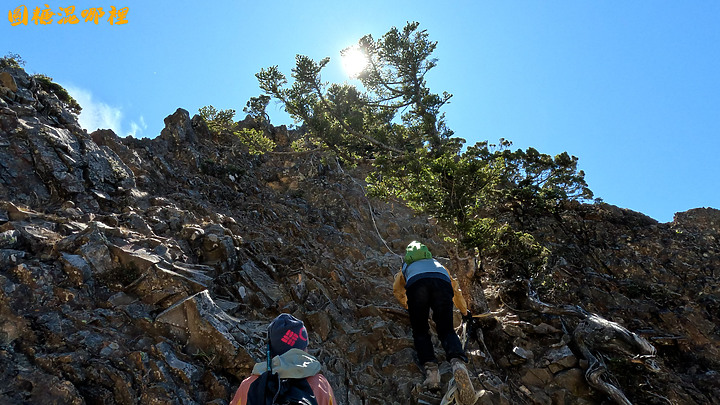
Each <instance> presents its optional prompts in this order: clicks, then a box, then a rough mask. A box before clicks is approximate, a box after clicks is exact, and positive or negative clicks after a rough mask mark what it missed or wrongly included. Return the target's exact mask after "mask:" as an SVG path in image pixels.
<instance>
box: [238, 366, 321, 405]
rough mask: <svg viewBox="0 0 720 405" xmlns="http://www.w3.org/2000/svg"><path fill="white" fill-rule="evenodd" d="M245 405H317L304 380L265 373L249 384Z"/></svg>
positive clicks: (308, 385) (310, 389) (311, 391)
mask: <svg viewBox="0 0 720 405" xmlns="http://www.w3.org/2000/svg"><path fill="white" fill-rule="evenodd" d="M247 405H318V402H317V400H316V399H315V394H314V393H313V390H312V388H311V387H310V384H309V383H308V382H307V380H306V379H304V378H279V377H278V375H277V373H271V372H270V371H266V372H264V373H262V374H261V375H260V377H258V379H257V380H255V381H253V383H252V384H250V389H249V390H248V398H247Z"/></svg>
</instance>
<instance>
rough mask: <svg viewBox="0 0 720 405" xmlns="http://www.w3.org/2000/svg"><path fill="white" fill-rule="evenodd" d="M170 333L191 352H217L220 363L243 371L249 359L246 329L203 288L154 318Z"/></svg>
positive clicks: (249, 365)
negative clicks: (242, 342) (245, 341)
mask: <svg viewBox="0 0 720 405" xmlns="http://www.w3.org/2000/svg"><path fill="white" fill-rule="evenodd" d="M155 323H157V324H159V325H161V326H166V327H167V328H168V329H169V331H170V334H172V335H173V336H174V337H176V338H177V339H179V340H180V341H181V342H183V343H184V344H185V345H186V350H187V351H188V352H189V353H191V354H198V353H204V354H207V355H209V356H217V362H218V363H219V364H221V365H222V366H223V367H229V368H231V369H234V370H237V369H240V370H243V371H247V369H248V367H251V364H252V362H253V360H252V357H251V356H250V354H249V353H248V351H247V349H246V348H245V346H244V345H243V344H241V343H240V342H238V340H237V338H236V336H238V337H239V338H240V339H241V340H247V338H248V336H247V334H248V331H247V330H246V329H244V328H242V327H241V326H240V325H239V322H238V321H237V320H236V319H233V318H231V317H230V316H229V315H227V314H226V313H225V312H224V311H223V310H222V309H220V308H219V307H218V306H217V305H215V303H214V302H213V300H212V298H210V295H209V294H208V292H207V290H206V291H202V292H200V293H197V294H195V295H193V296H191V297H188V298H186V299H184V300H182V301H180V302H178V303H177V304H175V305H173V306H171V307H170V308H168V309H167V310H165V311H164V312H162V313H161V314H159V315H158V316H157V317H156V318H155Z"/></svg>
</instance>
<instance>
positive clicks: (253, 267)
mask: <svg viewBox="0 0 720 405" xmlns="http://www.w3.org/2000/svg"><path fill="white" fill-rule="evenodd" d="M165 124H166V127H165V129H164V130H163V131H162V133H161V134H160V136H158V137H157V138H155V139H152V140H149V139H133V138H129V137H128V138H119V137H117V136H116V135H115V134H114V133H112V132H111V131H107V130H98V131H95V132H93V133H92V134H87V133H86V132H85V131H83V130H82V129H81V128H80V127H79V126H78V124H77V121H76V119H75V117H74V116H73V115H72V114H70V113H69V112H68V111H67V110H66V109H65V108H64V107H63V105H62V103H61V102H60V101H59V100H58V99H57V97H55V95H53V94H49V93H47V92H45V91H44V90H42V88H41V87H40V86H39V85H38V84H37V83H36V82H35V80H34V79H33V78H32V77H30V76H28V75H27V74H26V73H25V72H24V71H22V70H21V69H11V68H3V69H1V70H0V403H2V404H4V403H8V404H11V403H58V404H64V403H67V404H82V403H121V404H131V403H143V404H176V403H182V404H195V403H215V404H226V403H228V402H229V400H230V398H231V397H232V394H233V392H234V390H235V389H236V388H237V386H238V384H239V382H240V380H241V379H242V378H243V377H244V376H246V375H248V373H249V372H250V370H251V368H252V366H253V364H254V362H255V361H262V360H263V356H264V355H263V352H264V350H263V346H264V344H265V342H264V334H265V328H266V325H267V323H268V322H269V321H270V320H271V319H272V318H274V317H275V316H276V315H277V314H279V313H280V312H289V313H293V314H294V315H295V316H297V317H298V318H300V319H302V320H303V321H305V323H306V325H307V326H308V329H309V331H310V337H311V344H310V352H311V353H312V354H314V355H315V356H316V357H317V358H318V359H319V360H320V361H321V362H322V363H323V364H324V373H325V375H326V376H327V377H328V379H329V380H330V382H331V384H332V386H333V388H334V390H335V393H336V395H337V397H338V399H339V400H340V403H343V404H393V403H395V404H407V403H417V401H418V394H417V392H414V390H413V387H414V385H415V384H416V383H417V382H419V381H420V380H421V372H420V369H419V368H418V366H417V365H416V363H415V361H416V359H415V357H414V350H413V349H412V337H411V335H410V328H409V322H408V319H407V316H406V314H405V310H404V309H402V308H401V307H400V306H399V305H398V304H397V303H396V302H395V300H394V298H393V297H392V291H391V286H392V274H393V273H394V272H395V271H397V269H398V267H399V265H400V260H401V259H400V257H399V256H397V255H396V254H395V253H394V252H401V251H402V250H403V248H404V246H405V245H406V244H407V243H408V242H409V241H410V240H412V239H416V238H417V239H422V240H424V241H426V242H427V243H428V245H429V246H430V247H431V249H433V251H434V252H435V254H436V256H440V257H442V256H447V253H446V250H445V246H444V245H443V243H442V241H441V240H440V239H439V238H438V237H437V235H436V234H435V233H434V231H433V227H432V225H431V223H430V222H429V221H428V220H427V219H426V218H419V217H417V216H415V215H413V213H412V212H411V211H410V210H409V209H407V208H406V207H404V206H403V205H401V204H398V203H386V202H382V201H377V200H371V201H369V200H367V199H366V198H365V196H364V194H363V190H362V188H361V184H362V181H361V180H360V179H359V178H361V177H362V176H360V175H359V173H357V172H356V171H353V170H349V169H343V168H341V167H340V166H339V165H337V164H336V163H333V162H330V163H328V162H325V161H323V160H320V159H319V158H317V157H314V156H312V155H304V156H293V155H266V156H262V157H251V156H249V155H247V154H245V153H244V152H243V149H242V147H241V145H239V144H238V143H237V141H236V140H234V139H225V138H221V137H216V136H214V135H212V134H211V133H210V132H209V131H208V130H207V128H206V127H205V125H204V122H203V121H202V120H201V119H200V118H199V117H197V116H195V117H192V118H191V117H190V116H189V114H188V113H187V111H184V110H182V109H178V110H177V111H176V112H175V113H174V114H173V115H171V116H169V117H167V118H166V119H165ZM273 132H274V133H273V136H274V137H275V140H276V142H278V143H279V144H280V145H281V146H282V145H283V144H284V143H287V142H288V140H289V139H290V138H292V133H288V131H287V130H286V129H285V128H282V127H281V128H274V129H273ZM356 170H358V169H356ZM356 177H357V178H356ZM515 225H516V226H519V227H521V228H523V229H525V230H526V231H528V232H531V233H533V235H535V237H536V238H537V239H538V240H539V241H541V242H542V243H543V244H544V245H545V246H546V247H548V248H549V249H550V250H551V251H552V252H553V253H552V255H551V258H550V263H549V267H548V269H547V270H548V271H547V274H546V275H545V279H544V280H542V282H541V283H540V282H536V283H535V285H540V286H541V287H542V288H541V289H540V296H539V297H534V296H532V294H531V295H530V296H531V298H533V299H528V291H527V290H526V289H525V286H524V284H523V283H521V282H514V281H513V280H503V279H499V278H498V277H493V274H497V271H499V269H493V268H492V266H491V265H488V266H487V267H486V268H483V270H481V271H478V272H477V273H475V274H470V275H459V276H460V277H465V282H466V283H469V285H470V286H471V288H468V289H467V291H466V295H467V297H466V298H467V299H468V300H469V301H470V302H480V301H483V302H485V301H486V302H487V304H488V306H489V309H490V311H491V312H489V313H487V314H484V315H483V316H482V317H481V318H479V321H478V322H477V328H475V329H474V330H473V331H471V332H472V333H470V334H469V336H470V338H469V340H468V350H469V353H470V357H471V363H470V370H471V372H472V376H473V381H474V382H475V385H476V386H477V387H478V388H481V389H482V390H483V391H482V395H481V396H480V398H479V399H478V403H485V404H508V403H541V404H592V403H597V404H600V403H607V402H608V401H609V398H608V396H607V395H606V394H605V393H603V392H600V391H599V390H597V389H595V388H592V387H591V386H590V385H588V383H587V380H586V378H585V374H586V372H588V369H589V367H590V363H589V362H588V358H587V356H586V355H585V353H584V352H583V350H582V347H580V346H579V345H578V344H577V341H578V340H577V337H578V336H579V334H578V332H577V331H578V330H580V329H581V328H580V326H582V325H585V324H587V322H585V321H582V320H577V319H574V318H573V317H570V316H568V315H567V314H561V313H557V312H551V311H544V310H543V308H542V307H540V308H538V305H537V304H538V302H539V301H543V302H544V303H545V304H549V305H548V306H553V307H555V308H561V307H563V306H568V305H575V306H579V307H581V308H583V309H584V310H586V311H587V312H588V313H591V314H595V315H597V316H598V317H600V318H601V319H604V320H607V323H606V324H603V325H608V324H613V325H621V326H622V327H624V328H627V329H628V330H629V331H632V332H634V333H636V334H637V335H638V336H641V337H642V338H643V339H645V340H646V341H647V342H649V343H651V344H652V345H653V346H654V348H655V349H656V354H655V355H654V356H636V355H637V353H634V352H633V351H632V347H630V348H629V349H628V348H625V350H624V351H623V350H622V349H623V347H624V346H623V345H621V344H615V343H617V342H611V341H610V340H611V339H610V338H609V337H608V338H607V339H606V340H608V341H602V342H591V343H592V345H590V346H591V347H592V351H593V354H594V355H595V356H597V357H598V358H600V359H601V360H602V362H603V364H604V365H605V367H606V368H607V369H608V370H609V371H610V372H611V373H612V376H613V377H607V378H609V379H610V382H611V383H613V384H614V385H615V386H617V387H619V388H620V389H622V391H624V393H625V395H626V396H627V398H628V399H629V400H630V401H631V402H632V403H638V404H667V403H673V404H694V403H697V404H717V403H720V374H719V373H718V371H719V370H720V352H719V350H720V327H719V325H720V315H719V314H720V304H719V303H720V287H718V279H719V277H720V244H719V242H718V238H720V211H718V210H714V209H709V208H699V209H695V210H691V211H688V212H685V213H679V214H676V216H675V220H674V221H673V222H672V223H667V224H660V223H657V222H655V221H653V220H652V219H650V218H648V217H646V216H644V215H642V214H639V213H636V212H631V211H628V210H622V209H619V208H617V207H614V206H611V205H607V204H599V205H581V204H568V206H567V207H565V209H564V210H563V211H562V213H561V214H558V215H554V216H540V217H534V218H532V219H531V220H528V221H526V222H525V223H523V224H515ZM479 294H481V295H482V297H480V296H479ZM535 298H537V299H535ZM538 299H539V300H538ZM533 303H534V304H535V305H533ZM456 321H457V322H458V323H459V321H460V317H459V314H457V319H456ZM586 321H587V319H586ZM583 322H585V323H583ZM588 336H589V335H588ZM593 336H594V335H593ZM601 336H608V335H601ZM586 341H587V339H586ZM437 347H438V355H439V357H440V358H442V355H443V353H442V351H441V350H440V349H439V347H440V346H439V344H438V345H437ZM617 349H621V350H620V351H619V352H618V351H617ZM441 372H443V382H446V381H447V380H448V379H449V378H450V374H449V367H448V365H447V364H446V363H445V364H443V365H442V366H441ZM420 398H421V400H425V401H429V402H432V401H433V398H428V397H423V396H420Z"/></svg>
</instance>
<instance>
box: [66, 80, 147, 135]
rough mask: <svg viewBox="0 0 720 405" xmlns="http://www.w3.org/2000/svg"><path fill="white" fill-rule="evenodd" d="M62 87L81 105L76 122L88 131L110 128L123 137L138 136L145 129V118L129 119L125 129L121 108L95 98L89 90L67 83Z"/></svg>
mask: <svg viewBox="0 0 720 405" xmlns="http://www.w3.org/2000/svg"><path fill="white" fill-rule="evenodd" d="M64 87H65V89H66V90H67V91H68V93H70V95H71V96H72V97H73V98H74V99H75V100H77V102H78V104H80V106H81V107H82V111H81V112H80V115H79V116H78V122H79V123H80V126H81V127H83V129H85V130H87V131H88V132H93V131H95V130H97V129H112V130H113V132H115V134H116V135H118V136H121V137H124V136H126V135H128V134H129V135H133V136H134V137H136V138H139V137H140V136H141V134H142V132H143V131H144V130H145V129H147V124H146V123H145V118H144V117H142V116H140V119H139V122H136V121H131V122H130V123H129V124H128V125H129V126H130V129H129V130H126V129H125V125H123V111H122V108H120V107H114V106H111V105H109V104H107V103H104V102H102V101H99V100H95V98H94V97H93V94H92V93H91V92H90V91H87V90H84V89H81V88H79V87H75V86H67V85H66V86H64Z"/></svg>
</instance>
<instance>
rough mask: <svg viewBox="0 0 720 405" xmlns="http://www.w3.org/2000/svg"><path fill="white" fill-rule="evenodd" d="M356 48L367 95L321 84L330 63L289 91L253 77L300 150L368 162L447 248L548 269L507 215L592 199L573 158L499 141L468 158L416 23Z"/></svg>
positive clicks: (377, 192) (299, 71) (308, 70)
mask: <svg viewBox="0 0 720 405" xmlns="http://www.w3.org/2000/svg"><path fill="white" fill-rule="evenodd" d="M358 46H359V48H360V49H361V50H362V51H363V52H364V53H365V55H366V57H367V59H368V60H369V63H368V65H367V66H366V67H365V69H364V70H363V71H362V72H361V73H360V74H359V75H358V79H359V80H360V82H361V83H362V88H363V90H360V89H358V88H357V87H355V86H352V85H349V84H347V83H345V84H328V83H325V82H323V81H322V78H321V72H322V70H323V68H324V67H325V66H326V65H327V64H328V62H329V58H325V59H322V60H320V61H317V62H316V61H314V60H312V59H310V58H308V57H307V56H303V55H298V56H297V57H296V65H295V68H293V69H292V74H291V79H292V81H291V82H290V81H288V78H287V77H286V76H285V75H284V74H283V73H281V72H280V70H279V69H278V67H277V66H273V67H270V68H267V69H262V70H261V71H260V72H259V73H258V74H257V75H256V76H257V78H258V81H259V83H260V88H261V89H262V90H263V91H264V92H265V95H266V96H268V97H272V98H275V99H277V100H279V101H280V102H281V103H282V104H283V105H284V107H285V110H286V111H287V112H288V113H289V114H290V115H291V116H292V117H293V118H294V119H295V120H296V121H297V122H301V123H302V124H303V127H304V128H306V129H307V136H306V137H305V138H304V140H305V142H304V145H306V146H307V145H310V147H313V146H314V145H319V149H325V150H326V151H329V152H331V153H332V154H335V155H336V156H338V157H340V158H341V159H344V160H345V161H350V162H351V161H353V160H357V159H360V158H364V159H370V161H371V162H372V164H373V166H374V167H373V169H374V170H373V171H372V172H371V174H370V175H369V177H368V179H367V180H368V183H369V190H370V193H371V194H372V195H374V196H380V197H384V198H396V199H400V200H403V201H405V202H406V203H407V204H409V205H410V206H411V207H412V208H413V209H415V210H416V211H418V212H420V213H424V214H426V215H429V216H432V217H434V218H436V219H437V220H438V223H439V224H440V225H441V228H442V229H441V230H442V231H443V232H444V233H445V234H444V235H443V236H444V237H445V238H446V239H449V240H453V241H455V242H456V243H457V244H458V245H459V247H461V248H463V249H465V250H468V251H474V250H477V251H480V252H482V254H483V255H492V256H495V257H497V258H499V261H502V262H503V263H504V264H505V267H506V268H507V269H510V270H509V271H511V272H512V273H514V274H517V275H522V276H524V277H529V276H530V275H532V273H533V272H536V271H537V270H538V269H540V268H542V266H543V264H544V261H545V259H546V257H547V251H546V250H545V249H544V248H542V247H540V246H539V245H538V244H537V243H536V242H535V240H534V239H533V238H532V236H531V235H529V234H526V233H523V232H519V231H517V230H514V229H512V227H511V226H510V225H509V223H511V222H513V221H512V220H508V217H507V216H508V215H510V219H514V220H515V222H517V221H516V220H518V219H522V217H523V216H526V215H528V214H530V213H537V212H551V211H553V210H556V209H558V208H559V207H560V206H561V203H562V202H563V201H566V200H571V199H576V200H585V199H589V198H592V192H591V191H590V190H589V189H588V187H587V184H586V183H585V180H584V173H583V172H582V171H578V170H577V158H576V157H574V156H573V157H571V156H570V155H568V154H567V153H561V154H559V155H557V156H554V157H553V156H550V155H546V154H542V153H539V152H538V151H537V150H535V149H533V148H528V149H526V150H516V151H512V150H511V149H510V146H511V143H510V142H509V141H506V140H503V139H501V140H500V143H499V145H492V144H489V143H488V142H479V143H477V144H475V145H474V146H470V147H468V148H466V149H465V150H464V151H463V146H464V144H465V140H464V139H462V138H458V137H456V136H454V133H453V131H452V130H450V129H449V128H448V126H447V123H446V121H445V116H444V113H443V112H442V111H441V110H442V107H443V106H444V105H445V104H446V103H447V102H448V101H449V100H450V98H451V97H452V95H451V94H448V93H446V92H443V93H442V94H436V93H433V92H431V91H430V89H429V88H428V86H427V82H426V77H427V75H428V73H429V72H430V71H431V70H432V69H433V68H434V67H435V66H436V65H437V60H436V59H434V58H433V57H432V54H433V52H434V50H435V48H436V46H437V42H434V41H430V40H429V38H428V34H427V32H426V31H425V30H420V29H419V24H418V23H416V22H413V23H408V24H407V25H406V26H405V27H404V28H402V29H398V28H395V27H393V28H392V29H391V30H390V31H388V32H387V33H386V34H385V35H383V36H382V38H380V39H377V40H375V39H374V38H373V37H372V36H371V35H366V36H365V37H363V38H362V39H360V40H359V42H358ZM263 100H264V99H263ZM265 105H266V104H265ZM263 111H264V110H263Z"/></svg>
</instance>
